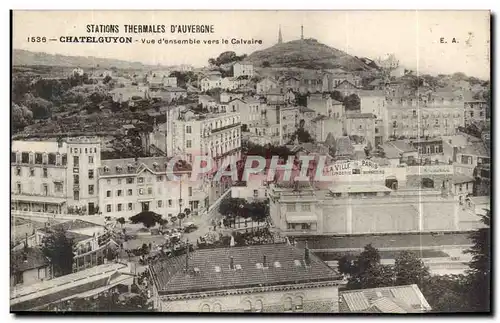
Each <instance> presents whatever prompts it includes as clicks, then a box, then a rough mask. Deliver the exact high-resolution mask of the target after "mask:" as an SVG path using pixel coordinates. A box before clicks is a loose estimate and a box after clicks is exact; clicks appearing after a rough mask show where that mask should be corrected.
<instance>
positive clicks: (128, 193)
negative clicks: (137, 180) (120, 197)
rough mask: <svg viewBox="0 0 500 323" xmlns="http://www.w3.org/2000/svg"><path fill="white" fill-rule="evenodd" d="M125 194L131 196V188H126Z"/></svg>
mask: <svg viewBox="0 0 500 323" xmlns="http://www.w3.org/2000/svg"><path fill="white" fill-rule="evenodd" d="M127 195H128V196H132V189H131V188H129V189H128V190H127Z"/></svg>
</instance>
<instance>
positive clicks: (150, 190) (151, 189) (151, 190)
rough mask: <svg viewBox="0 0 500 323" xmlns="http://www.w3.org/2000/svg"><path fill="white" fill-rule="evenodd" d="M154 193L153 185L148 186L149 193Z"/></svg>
mask: <svg viewBox="0 0 500 323" xmlns="http://www.w3.org/2000/svg"><path fill="white" fill-rule="evenodd" d="M151 194H153V188H152V187H148V195H151Z"/></svg>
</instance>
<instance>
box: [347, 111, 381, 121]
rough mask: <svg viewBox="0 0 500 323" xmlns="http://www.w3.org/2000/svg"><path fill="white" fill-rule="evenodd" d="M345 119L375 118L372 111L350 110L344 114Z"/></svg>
mask: <svg viewBox="0 0 500 323" xmlns="http://www.w3.org/2000/svg"><path fill="white" fill-rule="evenodd" d="M346 118H347V119H376V118H377V117H376V116H375V115H374V114H373V113H359V112H351V113H347V114H346Z"/></svg>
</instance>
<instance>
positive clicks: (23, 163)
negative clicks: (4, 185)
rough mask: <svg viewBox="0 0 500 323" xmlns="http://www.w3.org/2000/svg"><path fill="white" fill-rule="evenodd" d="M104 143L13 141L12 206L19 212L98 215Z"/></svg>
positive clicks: (85, 140)
mask: <svg viewBox="0 0 500 323" xmlns="http://www.w3.org/2000/svg"><path fill="white" fill-rule="evenodd" d="M100 162H101V144H100V141H99V140H98V139H93V138H68V139H63V140H59V141H13V142H12V152H11V170H12V177H11V208H12V209H13V210H16V211H26V212H45V213H73V214H90V215H91V214H95V213H97V212H98V209H97V205H98V194H97V175H96V170H97V167H98V166H99V165H100Z"/></svg>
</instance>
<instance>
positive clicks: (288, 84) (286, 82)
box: [278, 76, 300, 92]
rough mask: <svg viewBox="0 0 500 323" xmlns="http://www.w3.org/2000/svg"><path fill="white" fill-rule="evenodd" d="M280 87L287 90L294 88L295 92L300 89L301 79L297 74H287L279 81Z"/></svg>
mask: <svg viewBox="0 0 500 323" xmlns="http://www.w3.org/2000/svg"><path fill="white" fill-rule="evenodd" d="M278 82H279V84H280V87H283V88H284V89H286V90H292V91H293V92H299V90H300V79H299V78H298V77H295V76H286V77H283V78H281V79H280V80H279V81H278Z"/></svg>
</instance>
